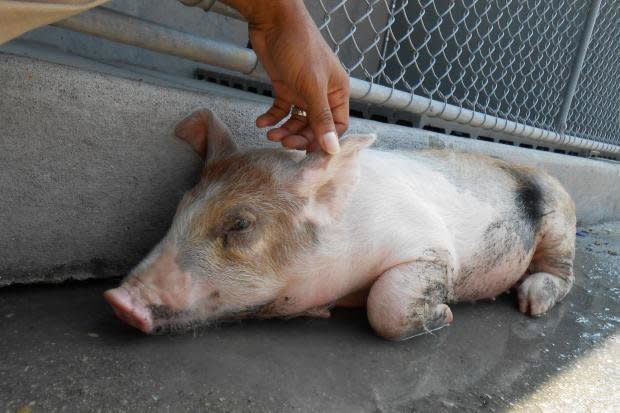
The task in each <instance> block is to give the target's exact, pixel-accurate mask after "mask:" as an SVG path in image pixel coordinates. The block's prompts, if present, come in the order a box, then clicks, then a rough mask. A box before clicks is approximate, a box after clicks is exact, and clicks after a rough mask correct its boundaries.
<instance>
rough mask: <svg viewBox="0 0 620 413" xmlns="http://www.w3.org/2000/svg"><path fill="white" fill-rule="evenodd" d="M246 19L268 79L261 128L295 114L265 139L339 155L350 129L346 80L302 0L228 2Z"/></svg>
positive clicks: (271, 131)
mask: <svg viewBox="0 0 620 413" xmlns="http://www.w3.org/2000/svg"><path fill="white" fill-rule="evenodd" d="M227 3H228V4H230V5H231V6H233V7H235V8H237V10H239V12H240V13H241V14H243V15H244V17H245V18H246V19H247V20H248V29H249V35H250V41H251V43H252V47H253V49H254V51H255V52H256V55H257V56H258V59H259V60H260V62H261V64H262V65H263V67H264V68H265V71H266V72H267V74H268V75H269V77H270V78H271V81H272V83H273V88H274V92H275V100H274V102H273V105H272V106H271V108H269V110H268V111H267V112H265V113H264V114H262V115H261V116H259V117H258V118H257V119H256V125H257V126H258V127H261V128H264V127H268V126H275V125H276V124H278V123H279V122H280V121H282V120H283V119H284V118H286V117H287V116H288V115H289V113H290V111H291V107H292V106H296V107H298V108H300V109H302V110H304V111H306V112H307V116H301V115H295V114H293V115H292V116H291V117H290V118H289V119H288V120H287V121H286V122H284V123H283V124H282V125H281V126H280V127H277V128H275V129H271V130H270V131H269V132H268V133H267V138H268V139H270V140H272V141H279V142H281V143H282V145H283V146H285V147H287V148H294V149H306V150H309V151H315V150H319V148H322V149H323V150H325V152H327V153H330V154H334V153H336V152H338V150H339V149H340V146H339V144H338V136H339V135H342V134H343V133H344V132H345V131H346V130H347V127H348V125H349V77H348V75H347V73H346V72H345V70H344V69H343V67H342V65H341V64H340V61H339V60H338V58H337V57H336V55H335V54H334V53H333V52H332V51H331V49H330V48H329V47H328V45H327V44H326V43H325V40H324V39H323V37H322V36H321V34H320V32H319V30H318V29H317V27H316V25H315V24H314V22H313V21H312V18H311V17H310V15H309V14H308V11H307V10H306V8H305V6H304V3H303V1H301V0H268V1H261V2H256V1H251V0H250V1H244V0H229V1H227Z"/></svg>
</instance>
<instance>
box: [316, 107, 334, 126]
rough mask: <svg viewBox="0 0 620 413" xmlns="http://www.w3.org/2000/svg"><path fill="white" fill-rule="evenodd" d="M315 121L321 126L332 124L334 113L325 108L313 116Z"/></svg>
mask: <svg viewBox="0 0 620 413" xmlns="http://www.w3.org/2000/svg"><path fill="white" fill-rule="evenodd" d="M313 118H314V121H315V122H317V123H321V124H330V125H331V124H332V123H333V122H334V121H333V119H332V111H331V110H330V109H329V108H323V109H321V110H319V111H318V112H316V113H315V114H314V115H313Z"/></svg>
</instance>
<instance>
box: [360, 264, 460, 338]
mask: <svg viewBox="0 0 620 413" xmlns="http://www.w3.org/2000/svg"><path fill="white" fill-rule="evenodd" d="M447 274H448V267H447V266H446V265H444V264H442V263H440V262H435V261H414V262H410V263H406V264H401V265H398V266H396V267H394V268H391V269H390V270H388V271H386V272H385V273H383V274H382V275H381V276H380V277H379V278H378V279H377V281H375V283H374V284H373V285H372V287H371V289H370V293H369V295H368V301H367V311H368V320H369V322H370V325H371V326H372V328H373V329H374V330H375V332H376V333H377V334H379V335H380V336H382V337H384V338H387V339H389V340H406V339H408V338H411V337H413V336H416V335H418V334H421V333H424V332H430V331H432V330H435V329H437V328H439V327H443V326H445V325H446V324H449V323H450V322H451V321H452V311H450V307H448V306H447V305H446V304H445V302H446V301H447V296H448V288H449V286H448V285H447V280H448V275H447Z"/></svg>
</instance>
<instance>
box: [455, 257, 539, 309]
mask: <svg viewBox="0 0 620 413" xmlns="http://www.w3.org/2000/svg"><path fill="white" fill-rule="evenodd" d="M533 255H534V249H532V251H529V252H526V251H524V250H523V248H521V247H516V248H515V249H514V250H512V251H505V252H503V254H502V255H501V256H497V255H484V251H482V252H480V253H478V254H476V255H474V256H473V257H471V258H469V259H468V260H465V263H464V264H463V265H462V266H461V268H459V269H457V271H456V273H455V278H454V296H455V298H456V300H457V301H475V300H482V299H487V298H494V297H496V296H498V295H500V294H502V293H504V292H506V291H507V290H509V289H510V288H512V287H513V286H514V285H515V284H516V283H517V282H518V281H519V280H520V279H521V278H522V277H523V276H524V275H525V274H526V272H527V269H528V267H529V265H530V262H531V261H532V256H533Z"/></svg>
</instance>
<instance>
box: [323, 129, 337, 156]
mask: <svg viewBox="0 0 620 413" xmlns="http://www.w3.org/2000/svg"><path fill="white" fill-rule="evenodd" d="M323 144H324V145H325V148H324V149H325V152H327V153H328V154H330V155H335V154H337V153H338V152H340V144H339V143H338V135H336V134H335V133H334V132H328V133H326V134H325V135H324V136H323Z"/></svg>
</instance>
